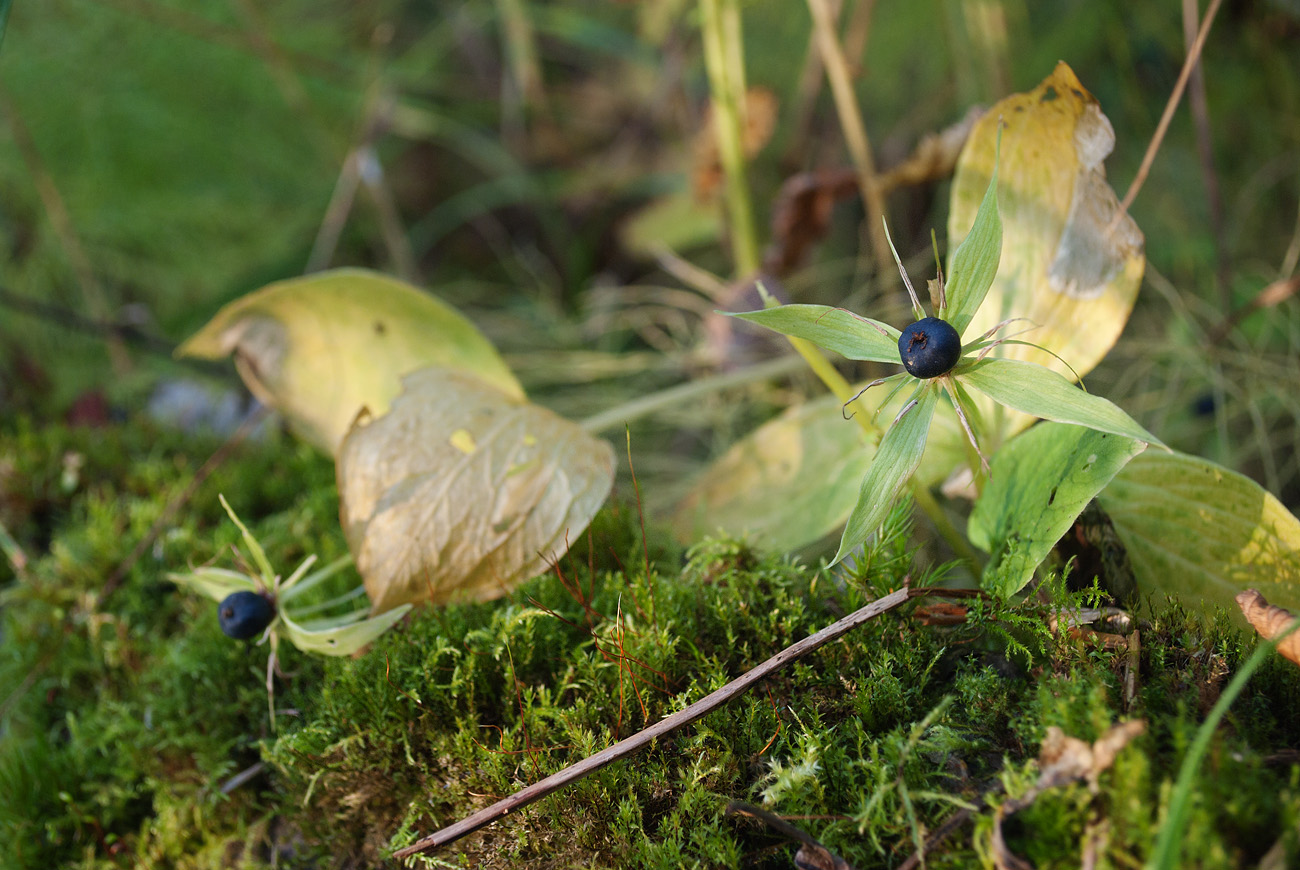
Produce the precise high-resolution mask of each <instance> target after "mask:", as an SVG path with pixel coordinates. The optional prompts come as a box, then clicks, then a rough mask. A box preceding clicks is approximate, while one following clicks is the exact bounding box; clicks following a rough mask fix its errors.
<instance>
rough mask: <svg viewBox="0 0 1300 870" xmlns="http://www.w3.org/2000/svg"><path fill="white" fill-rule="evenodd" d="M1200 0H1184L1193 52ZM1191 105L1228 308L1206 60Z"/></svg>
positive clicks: (1187, 41) (1191, 85)
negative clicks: (1206, 86)
mask: <svg viewBox="0 0 1300 870" xmlns="http://www.w3.org/2000/svg"><path fill="white" fill-rule="evenodd" d="M1198 4H1199V0H1183V43H1184V45H1186V47H1187V53H1188V54H1191V53H1192V46H1193V45H1194V44H1195V43H1196V19H1197V5H1198ZM1187 87H1188V91H1187V105H1188V108H1190V109H1191V110H1192V123H1193V128H1194V129H1195V130H1196V151H1197V153H1198V155H1199V156H1200V158H1201V176H1202V177H1203V178H1204V179H1205V199H1206V203H1205V204H1206V210H1207V211H1208V212H1209V215H1210V232H1211V233H1212V234H1213V236H1214V254H1215V261H1216V263H1215V265H1216V266H1217V270H1216V274H1215V277H1216V278H1217V279H1218V282H1219V288H1218V289H1219V304H1220V305H1221V306H1222V308H1223V310H1225V311H1226V310H1227V309H1228V308H1229V306H1230V305H1231V303H1232V296H1231V292H1230V290H1229V288H1230V286H1231V279H1232V272H1231V268H1230V267H1229V264H1228V243H1227V241H1226V239H1225V237H1224V232H1223V196H1222V195H1221V194H1220V192H1219V176H1218V174H1217V173H1216V172H1215V171H1214V139H1213V136H1212V135H1211V132H1212V130H1211V127H1210V106H1209V100H1208V99H1207V98H1206V95H1205V64H1203V63H1201V62H1200V60H1199V59H1198V60H1197V61H1196V65H1195V66H1193V67H1192V74H1191V77H1190V79H1189V80H1188V83H1187Z"/></svg>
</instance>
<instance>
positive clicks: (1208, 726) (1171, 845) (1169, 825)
mask: <svg viewBox="0 0 1300 870" xmlns="http://www.w3.org/2000/svg"><path fill="white" fill-rule="evenodd" d="M1297 628H1300V620H1296V621H1295V622H1292V623H1291V625H1290V626H1289V627H1288V628H1287V629H1286V631H1284V632H1282V633H1281V634H1279V635H1278V636H1277V637H1275V638H1273V639H1272V640H1269V641H1265V642H1263V643H1261V644H1260V645H1259V646H1258V647H1256V648H1255V652H1254V653H1253V654H1252V655H1251V657H1250V658H1249V659H1247V660H1246V663H1245V664H1244V665H1242V666H1241V670H1239V671H1237V675H1236V676H1234V677H1233V678H1232V682H1230V683H1228V687H1227V688H1226V689H1224V690H1223V694H1222V695H1220V696H1219V700H1218V702H1217V703H1216V704H1215V705H1214V709H1213V710H1211V711H1210V715H1208V716H1206V717H1205V721H1204V722H1203V723H1201V727H1200V729H1198V730H1197V732H1196V739H1195V740H1193V741H1192V745H1191V747H1190V748H1188V750H1187V756H1186V757H1185V758H1183V766H1182V767H1181V768H1180V769H1179V771H1178V781H1177V782H1176V783H1175V784H1174V791H1173V795H1172V797H1171V798H1170V800H1169V815H1168V816H1166V817H1165V823H1164V825H1163V826H1162V827H1161V828H1160V833H1159V834H1158V835H1156V846H1155V849H1153V850H1152V852H1151V858H1150V860H1148V861H1147V863H1146V867H1147V870H1174V868H1176V867H1179V866H1180V863H1179V862H1180V861H1181V860H1182V857H1181V856H1182V851H1183V832H1184V831H1185V830H1186V829H1187V817H1188V815H1189V814H1190V813H1191V811H1192V791H1193V784H1194V783H1193V781H1194V780H1195V779H1196V771H1197V770H1198V769H1199V768H1200V766H1201V761H1202V759H1204V758H1205V753H1206V751H1207V750H1209V748H1210V740H1211V739H1212V738H1213V737H1214V732H1215V731H1216V730H1217V729H1218V727H1219V722H1221V721H1222V720H1223V717H1224V716H1225V715H1226V714H1227V712H1228V708H1229V707H1231V706H1232V702H1233V701H1235V700H1237V696H1238V695H1240V694H1241V692H1242V690H1243V689H1245V688H1246V683H1247V681H1249V680H1250V678H1251V676H1252V675H1253V674H1254V673H1255V671H1257V670H1259V667H1260V665H1262V664H1264V659H1266V658H1268V657H1269V656H1270V655H1272V654H1273V651H1274V650H1276V649H1277V645H1278V644H1279V643H1281V642H1282V641H1283V640H1284V639H1285V638H1286V637H1287V636H1288V635H1290V634H1291V632H1293V631H1295V630H1296V629H1297Z"/></svg>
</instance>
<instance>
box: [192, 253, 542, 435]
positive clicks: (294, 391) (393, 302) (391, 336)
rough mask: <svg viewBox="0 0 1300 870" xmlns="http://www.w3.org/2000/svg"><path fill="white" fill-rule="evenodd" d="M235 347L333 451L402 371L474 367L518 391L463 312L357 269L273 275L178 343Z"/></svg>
mask: <svg viewBox="0 0 1300 870" xmlns="http://www.w3.org/2000/svg"><path fill="white" fill-rule="evenodd" d="M177 353H178V354H179V355H182V356H198V357H204V358H207V359H216V358H219V357H222V356H226V355H227V354H234V357H235V365H236V367H237V368H238V369H239V374H240V376H241V377H242V378H243V379H244V383H246V384H247V385H248V388H249V389H250V390H252V392H253V394H254V395H256V396H257V397H258V399H260V400H261V401H263V402H264V403H266V404H267V405H270V406H272V407H274V408H276V409H277V410H279V411H280V412H281V413H282V414H284V415H285V416H286V417H287V418H288V419H289V421H290V422H291V423H292V424H293V426H294V428H295V429H296V430H297V431H298V432H299V433H300V434H301V435H302V436H303V437H304V438H306V439H307V440H308V441H310V442H311V443H313V444H315V445H316V446H317V447H320V448H321V449H323V450H327V451H329V452H330V453H335V452H337V450H338V448H339V443H340V442H341V441H342V440H343V436H344V434H346V432H347V431H348V426H349V425H351V423H352V421H353V419H354V418H355V417H356V416H357V414H358V412H360V411H361V409H362V408H366V409H368V410H369V411H370V413H371V414H372V415H374V416H379V415H381V414H383V413H384V412H386V411H387V410H388V406H389V403H390V402H391V401H392V400H393V398H394V397H395V396H397V394H398V392H399V391H400V389H401V377H402V375H405V374H407V373H408V372H412V371H415V370H416V369H421V368H425V367H426V366H431V365H436V366H443V367H448V368H456V369H461V370H464V371H469V372H473V373H474V374H475V375H477V376H478V377H479V378H481V379H482V380H484V381H487V382H488V383H490V384H493V385H494V386H495V387H496V388H497V389H499V390H502V391H504V392H505V393H506V394H507V395H510V396H514V397H516V398H522V397H523V389H522V388H521V387H520V386H519V383H518V382H517V381H516V380H515V377H514V375H512V374H511V373H510V369H509V368H508V367H507V366H506V364H505V363H504V362H503V361H502V360H501V357H500V356H499V355H498V354H497V352H496V349H495V348H493V347H492V345H491V343H490V342H489V341H488V340H487V339H486V338H484V337H483V335H482V334H481V333H480V332H479V331H478V330H477V329H476V328H475V327H474V325H473V324H472V323H470V322H469V320H467V319H466V318H465V317H464V316H463V315H461V314H460V313H459V312H457V311H456V310H455V309H454V308H452V307H451V306H449V305H447V304H446V303H444V302H442V301H440V300H438V299H436V298H435V297H433V296H431V295H429V294H428V293H425V292H423V291H421V290H419V289H417V288H415V287H412V286H411V285H409V284H405V283H403V282H401V281H398V280H396V279H394V278H389V277H386V276H384V275H380V274H377V273H374V272H367V271H365V270H361V269H338V270H335V271H331V272H323V273H320V274H317V275H311V276H308V277H305V278H295V279H293V280H290V281H280V282H277V283H275V284H270V285H268V286H266V287H263V288H262V289H261V290H258V291H256V292H254V293H250V294H249V295H247V296H244V297H242V298H240V299H237V300H235V301H234V302H232V303H230V304H229V305H227V306H225V307H224V308H222V309H221V310H220V311H219V312H217V315H216V316H215V317H214V318H212V320H211V321H209V322H208V324H207V325H206V326H204V327H203V328H202V329H201V330H199V332H197V333H196V334H195V335H193V336H191V337H190V339H189V340H188V341H186V342H185V343H184V344H183V345H181V347H180V348H179V349H178V350H177Z"/></svg>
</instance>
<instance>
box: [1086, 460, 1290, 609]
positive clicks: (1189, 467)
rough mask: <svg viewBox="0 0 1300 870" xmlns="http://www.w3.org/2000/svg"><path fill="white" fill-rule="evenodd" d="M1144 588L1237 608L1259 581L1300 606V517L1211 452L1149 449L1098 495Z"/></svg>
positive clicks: (1271, 595) (1272, 595)
mask: <svg viewBox="0 0 1300 870" xmlns="http://www.w3.org/2000/svg"><path fill="white" fill-rule="evenodd" d="M1098 499H1099V500H1100V501H1101V505H1102V507H1103V508H1104V509H1105V511H1106V513H1107V514H1109V515H1110V518H1111V522H1112V523H1113V524H1114V526H1115V531H1116V532H1117V533H1118V534H1119V537H1120V541H1122V542H1123V544H1124V547H1125V549H1126V550H1128V556H1129V561H1130V562H1131V563H1132V565H1133V570H1134V574H1135V575H1136V577H1137V582H1138V587H1139V588H1140V589H1141V591H1142V592H1143V593H1144V594H1147V593H1150V594H1155V595H1173V596H1177V597H1178V599H1179V600H1181V601H1183V602H1185V603H1187V604H1199V606H1201V607H1202V608H1203V609H1206V610H1209V609H1211V608H1212V607H1215V606H1220V607H1224V608H1227V609H1228V610H1229V611H1230V612H1235V611H1236V609H1237V605H1236V602H1235V596H1236V595H1237V593H1238V592H1241V591H1242V590H1243V589H1247V588H1254V589H1258V590H1260V591H1261V592H1263V593H1265V594H1266V595H1267V597H1268V599H1269V600H1270V601H1273V602H1275V603H1277V604H1279V605H1281V606H1283V607H1289V608H1293V609H1294V608H1296V607H1297V606H1300V520H1297V519H1296V517H1295V516H1293V515H1292V514H1291V512H1290V511H1288V510H1287V509H1286V508H1285V507H1284V506H1283V505H1282V503H1281V502H1279V501H1278V500H1277V499H1276V498H1274V497H1273V495H1272V494H1270V493H1269V492H1268V491H1267V490H1265V489H1264V488H1263V487H1261V486H1260V485H1259V484H1257V483H1255V482H1254V481H1253V480H1251V479H1250V478H1247V477H1243V476H1242V475H1240V474H1237V473H1236V472H1235V471H1230V470H1229V469H1226V468H1224V467H1222V466H1220V465H1216V464H1215V463H1213V462H1210V461H1209V460H1207V459H1201V458H1199V457H1196V456H1188V455H1186V454H1182V453H1163V452H1157V451H1147V452H1146V453H1143V454H1142V455H1141V456H1137V457H1135V458H1134V459H1133V461H1131V462H1130V463H1129V464H1128V465H1127V466H1126V467H1125V468H1124V470H1123V471H1121V472H1120V473H1119V474H1117V475H1116V476H1115V479H1114V480H1112V481H1111V482H1110V485H1108V486H1107V487H1106V488H1105V489H1104V490H1102V492H1101V494H1100V495H1099V496H1098Z"/></svg>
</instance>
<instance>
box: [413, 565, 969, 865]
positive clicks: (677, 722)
mask: <svg viewBox="0 0 1300 870" xmlns="http://www.w3.org/2000/svg"><path fill="white" fill-rule="evenodd" d="M936 591H939V592H941V593H942V594H950V593H951V592H952V590H932V589H915V590H909V589H908V588H907V587H906V586H904V587H903V588H902V589H899V590H898V591H896V592H891V593H890V594H888V595H886V596H885V597H883V598H878V599H876V600H875V601H873V602H871V603H870V604H868V605H866V606H865V607H861V608H859V609H857V610H855V611H853V612H852V613H850V614H849V615H848V616H846V617H844V618H843V619H841V620H838V621H837V622H834V623H832V624H831V625H828V626H827V627H826V628H823V629H822V630H821V631H819V632H817V633H816V634H813V635H810V636H808V637H806V638H804V639H803V640H801V641H799V642H798V643H794V644H791V645H790V646H788V647H786V648H785V649H783V650H781V652H779V653H777V654H776V655H774V656H772V657H771V658H770V659H768V660H767V661H765V662H763V663H762V664H761V665H758V666H757V667H754V668H752V669H751V670H749V671H746V672H745V673H744V674H742V675H741V676H739V677H737V678H736V679H734V680H732V681H731V682H730V683H727V684H726V685H725V686H723V687H722V688H720V689H718V690H716V691H714V692H710V693H709V694H707V695H705V696H704V697H703V698H701V699H700V700H698V701H696V702H695V703H694V704H691V705H690V706H689V707H687V708H686V709H684V710H682V711H680V712H678V713H674V714H673V715H671V716H668V717H666V718H664V719H662V720H660V721H659V722H657V723H655V724H654V725H651V726H650V727H649V728H646V729H644V730H642V731H639V732H637V733H636V734H633V735H632V736H631V737H628V738H626V739H625V740H620V741H619V742H618V743H615V744H614V745H613V746H610V747H608V748H607V749H602V750H601V751H600V752H597V753H596V754H595V755H591V756H588V757H587V758H584V759H583V760H582V761H579V762H578V763H577V764H573V765H570V766H569V767H566V768H564V769H563V770H561V771H558V772H557V773H553V774H551V775H550V776H548V777H546V778H545V779H543V780H540V781H538V782H535V783H533V784H532V785H530V786H528V787H527V788H523V789H520V790H519V791H517V792H515V793H514V794H512V795H510V796H509V797H507V798H503V799H502V800H499V801H497V802H496V803H494V804H492V806H490V807H487V808H486V809H482V810H479V811H478V812H477V813H474V814H473V815H471V816H467V817H466V818H464V819H461V820H460V821H459V822H456V823H455V824H453V825H448V826H447V827H445V828H443V829H442V830H440V831H437V832H435V833H433V834H430V835H429V836H427V837H425V838H424V839H422V840H420V841H418V842H416V843H413V844H411V845H410V846H407V847H406V848H404V849H399V850H398V851H396V852H394V853H393V857H394V858H409V857H411V856H413V855H419V854H422V853H424V852H430V851H432V850H434V849H437V848H438V847H440V846H445V845H447V844H448V843H453V842H455V841H456V840H459V839H460V838H461V837H464V836H466V835H467V834H472V833H473V832H474V831H477V830H478V829H479V828H482V827H485V826H487V825H490V824H492V823H493V822H495V821H497V820H498V819H501V818H504V817H505V816H507V815H509V814H510V813H512V812H515V811H516V810H520V809H523V808H524V807H526V806H528V805H529V804H531V803H532V802H533V801H536V800H538V799H540V798H543V797H546V795H548V794H550V793H551V792H553V791H556V790H558V789H560V788H563V787H564V786H567V785H570V784H571V783H574V782H577V781H578V780H580V779H582V778H583V777H584V776H587V775H588V774H590V773H593V772H595V771H597V770H599V769H600V768H602V767H604V766H605V765H607V764H610V763H611V762H614V761H618V760H619V759H622V758H625V757H626V756H628V755H631V754H632V753H634V752H636V751H637V750H638V749H641V748H642V747H644V746H646V745H648V744H650V743H651V742H652V741H654V740H656V739H658V738H660V737H663V736H664V735H666V734H669V733H671V732H673V731H675V730H677V729H678V728H681V727H682V726H684V725H689V724H690V723H692V722H694V721H695V720H696V719H699V718H701V717H703V716H705V715H707V714H708V713H711V712H713V711H714V710H716V709H717V708H718V707H721V706H722V705H724V704H726V703H727V702H729V701H731V700H733V699H734V698H737V697H739V696H740V695H743V694H744V693H745V692H747V691H749V689H751V688H752V687H753V686H754V685H755V684H756V683H758V682H759V681H760V680H763V679H765V678H767V677H769V676H771V675H772V674H773V673H775V672H777V671H779V670H781V669H782V668H784V667H785V666H786V665H789V664H790V663H792V662H794V661H796V660H798V659H800V658H802V657H803V656H805V655H807V654H808V653H810V652H812V651H813V650H815V649H817V648H819V647H822V646H825V645H826V644H828V643H830V642H831V641H833V640H835V639H836V638H839V637H841V636H842V635H844V634H847V633H848V632H850V631H852V630H853V629H855V628H857V627H858V626H859V625H862V624H863V623H865V622H868V621H869V620H871V619H874V618H875V617H877V616H879V615H881V614H882V613H888V612H889V611H891V610H893V609H894V608H896V607H898V606H899V605H901V604H903V603H904V602H906V601H907V600H908V599H910V598H916V597H919V596H922V595H930V594H934V593H935V592H936Z"/></svg>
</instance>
